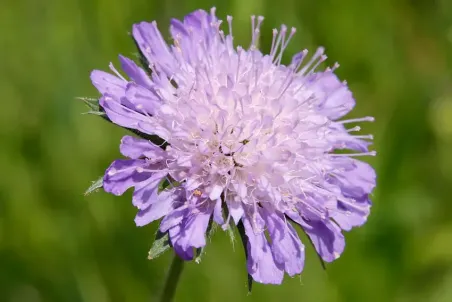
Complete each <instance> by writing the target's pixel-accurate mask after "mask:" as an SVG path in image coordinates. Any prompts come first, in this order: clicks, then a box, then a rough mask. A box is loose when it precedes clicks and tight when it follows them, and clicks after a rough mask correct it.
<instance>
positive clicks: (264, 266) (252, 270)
mask: <svg viewBox="0 0 452 302" xmlns="http://www.w3.org/2000/svg"><path fill="white" fill-rule="evenodd" d="M242 221H243V226H244V227H245V234H246V237H247V240H248V242H247V246H246V249H247V251H248V259H247V267H248V273H249V274H250V275H251V277H253V279H254V281H256V282H259V283H264V284H281V282H282V280H283V278H284V269H282V268H279V267H278V266H277V265H276V263H275V260H274V258H273V255H272V251H271V247H270V244H269V243H268V241H267V238H265V234H264V232H263V230H262V232H261V233H256V232H255V231H254V230H253V227H252V225H251V222H250V220H249V219H248V218H243V219H242Z"/></svg>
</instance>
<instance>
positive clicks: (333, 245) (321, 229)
mask: <svg viewBox="0 0 452 302" xmlns="http://www.w3.org/2000/svg"><path fill="white" fill-rule="evenodd" d="M302 227H303V230H304V231H305V232H306V234H307V235H308V236H309V238H311V241H312V244H313V245H314V247H315V249H316V251H317V253H318V254H319V255H320V257H321V258H322V259H323V260H324V261H326V262H332V261H334V260H336V259H337V258H339V256H340V255H341V254H342V252H343V251H344V247H345V240H344V235H342V233H341V229H340V228H339V227H338V226H337V225H336V224H334V223H333V222H332V221H330V220H311V221H309V222H307V221H303V223H302Z"/></svg>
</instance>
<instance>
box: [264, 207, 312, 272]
mask: <svg viewBox="0 0 452 302" xmlns="http://www.w3.org/2000/svg"><path fill="white" fill-rule="evenodd" d="M263 218H264V220H265V223H266V225H267V228H268V232H269V234H270V238H271V240H272V243H271V248H272V252H273V256H274V259H275V262H276V263H277V264H278V265H279V266H282V267H284V270H285V271H286V272H287V273H288V274H289V275H290V276H294V275H296V274H300V273H301V271H302V270H303V265H304V245H303V244H302V243H301V240H300V238H299V237H298V234H297V232H296V231H295V229H294V228H293V227H292V226H291V225H290V223H287V222H286V221H285V219H284V217H282V215H280V214H277V213H275V212H270V211H269V210H267V209H264V210H263Z"/></svg>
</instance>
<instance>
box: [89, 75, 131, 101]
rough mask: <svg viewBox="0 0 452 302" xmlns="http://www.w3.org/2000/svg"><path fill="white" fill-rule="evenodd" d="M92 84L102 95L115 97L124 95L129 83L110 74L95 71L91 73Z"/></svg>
mask: <svg viewBox="0 0 452 302" xmlns="http://www.w3.org/2000/svg"><path fill="white" fill-rule="evenodd" d="M91 82H92V83H93V85H94V87H96V88H97V90H99V92H100V93H101V94H105V93H108V94H111V95H113V96H115V97H118V98H119V97H121V96H123V95H124V91H125V88H126V84H127V82H126V81H124V80H122V79H120V78H118V77H117V76H114V75H112V74H110V73H108V72H105V71H101V70H93V71H92V72H91Z"/></svg>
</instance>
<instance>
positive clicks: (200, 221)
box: [178, 206, 213, 250]
mask: <svg viewBox="0 0 452 302" xmlns="http://www.w3.org/2000/svg"><path fill="white" fill-rule="evenodd" d="M212 211H213V207H212V206H210V207H208V208H207V209H205V210H199V209H196V208H195V209H193V210H191V211H188V212H187V215H186V218H185V219H184V221H183V224H182V233H181V237H180V239H179V240H178V244H179V245H180V246H181V247H182V248H184V249H185V250H188V249H190V248H200V247H203V246H205V245H206V231H207V226H208V225H209V220H210V216H211V215H212Z"/></svg>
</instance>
